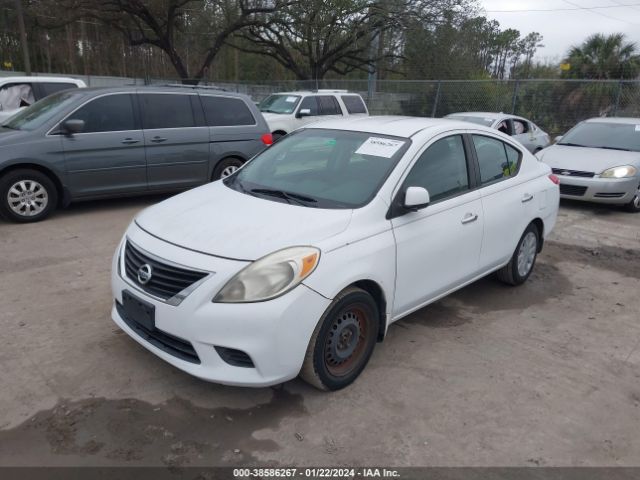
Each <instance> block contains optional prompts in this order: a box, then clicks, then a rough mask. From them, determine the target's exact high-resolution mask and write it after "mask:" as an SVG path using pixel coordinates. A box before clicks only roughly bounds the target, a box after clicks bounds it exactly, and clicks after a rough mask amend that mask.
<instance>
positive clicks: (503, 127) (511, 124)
mask: <svg viewBox="0 0 640 480" xmlns="http://www.w3.org/2000/svg"><path fill="white" fill-rule="evenodd" d="M445 118H450V119H452V120H461V121H464V122H471V123H476V124H478V125H484V126H485V127H489V128H495V129H496V130H498V131H499V132H502V133H504V134H507V135H509V136H510V137H513V138H515V139H516V140H518V141H519V142H520V143H521V144H522V145H524V146H525V148H526V149H527V150H529V151H530V152H531V153H537V152H539V151H540V150H542V149H543V148H546V147H548V146H549V145H550V144H551V138H550V137H549V135H548V134H547V133H546V132H545V131H543V130H542V129H541V128H540V127H538V126H537V125H536V124H535V123H533V122H532V121H531V120H527V119H526V118H522V117H517V116H515V115H507V114H505V113H502V112H501V113H492V112H460V113H452V114H451V115H447V116H446V117H445Z"/></svg>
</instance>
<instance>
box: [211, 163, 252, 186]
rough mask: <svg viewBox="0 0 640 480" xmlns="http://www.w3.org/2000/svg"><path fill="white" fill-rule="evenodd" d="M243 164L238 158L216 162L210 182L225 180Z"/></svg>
mask: <svg viewBox="0 0 640 480" xmlns="http://www.w3.org/2000/svg"><path fill="white" fill-rule="evenodd" d="M243 163H244V162H243V161H242V160H240V159H239V158H225V159H223V160H221V161H220V162H218V165H216V168H215V169H214V170H213V175H212V179H211V180H212V181H214V182H215V181H216V180H220V179H221V178H226V177H228V176H229V175H232V174H233V173H235V171H236V170H238V169H239V168H240V167H241V166H242V164H243Z"/></svg>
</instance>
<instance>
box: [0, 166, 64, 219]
mask: <svg viewBox="0 0 640 480" xmlns="http://www.w3.org/2000/svg"><path fill="white" fill-rule="evenodd" d="M57 203H58V192H57V190H56V187H55V185H54V184H53V182H52V181H51V179H50V178H49V177H47V176H46V175H45V174H44V173H42V172H39V171H37V170H30V169H24V170H23V169H21V170H13V171H11V172H9V173H7V174H6V175H4V176H3V177H2V178H0V213H2V215H3V216H4V217H5V218H7V219H8V220H12V221H14V222H20V223H30V222H38V221H40V220H44V219H45V218H47V217H48V216H49V215H51V213H52V212H53V211H54V210H55V209H56V205H57Z"/></svg>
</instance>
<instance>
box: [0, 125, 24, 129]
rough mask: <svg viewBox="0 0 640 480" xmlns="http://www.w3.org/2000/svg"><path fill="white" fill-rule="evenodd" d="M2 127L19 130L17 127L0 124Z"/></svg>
mask: <svg viewBox="0 0 640 480" xmlns="http://www.w3.org/2000/svg"><path fill="white" fill-rule="evenodd" d="M2 128H6V129H7V130H20V129H19V128H16V127H10V126H9V125H2Z"/></svg>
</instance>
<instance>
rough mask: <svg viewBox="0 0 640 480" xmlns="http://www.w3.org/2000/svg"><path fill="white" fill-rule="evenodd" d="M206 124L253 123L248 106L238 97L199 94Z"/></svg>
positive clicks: (231, 124) (214, 125) (215, 125)
mask: <svg viewBox="0 0 640 480" xmlns="http://www.w3.org/2000/svg"><path fill="white" fill-rule="evenodd" d="M200 98H201V100H202V106H203V107H204V115H205V118H206V120H207V125H208V126H210V127H230V126H236V125H255V124H256V119H255V118H253V115H252V114H251V110H249V107H247V105H246V104H245V103H244V102H243V101H242V100H241V99H239V98H230V97H215V96H211V95H201V96H200Z"/></svg>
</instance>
